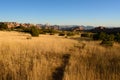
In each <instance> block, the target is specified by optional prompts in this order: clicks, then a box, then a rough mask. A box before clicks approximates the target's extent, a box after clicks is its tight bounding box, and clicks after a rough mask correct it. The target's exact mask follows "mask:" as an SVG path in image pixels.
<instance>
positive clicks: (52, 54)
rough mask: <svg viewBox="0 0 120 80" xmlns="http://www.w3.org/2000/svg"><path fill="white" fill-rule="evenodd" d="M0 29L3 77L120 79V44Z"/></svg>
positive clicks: (17, 79)
mask: <svg viewBox="0 0 120 80" xmlns="http://www.w3.org/2000/svg"><path fill="white" fill-rule="evenodd" d="M28 36H30V35H29V34H25V33H18V32H0V80H62V79H63V80H120V53H119V52H120V45H119V44H115V45H114V46H113V47H107V48H106V47H102V46H100V45H99V42H94V41H80V42H78V41H76V40H70V39H66V38H63V37H59V36H56V35H51V36H50V35H40V36H39V37H33V38H32V39H27V37H28Z"/></svg>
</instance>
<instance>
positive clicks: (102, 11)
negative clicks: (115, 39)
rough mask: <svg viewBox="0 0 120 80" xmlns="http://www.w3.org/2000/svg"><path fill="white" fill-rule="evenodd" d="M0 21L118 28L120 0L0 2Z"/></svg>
mask: <svg viewBox="0 0 120 80" xmlns="http://www.w3.org/2000/svg"><path fill="white" fill-rule="evenodd" d="M0 21H9V22H11V21H12V22H20V23H21V22H22V23H41V24H45V23H50V24H58V25H59V24H60V25H61V24H62V25H75V24H76V25H92V26H99V25H102V26H120V23H119V21H120V0H0Z"/></svg>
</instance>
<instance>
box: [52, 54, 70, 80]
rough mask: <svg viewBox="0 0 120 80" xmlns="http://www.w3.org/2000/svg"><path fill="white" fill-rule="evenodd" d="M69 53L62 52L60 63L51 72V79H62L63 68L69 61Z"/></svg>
mask: <svg viewBox="0 0 120 80" xmlns="http://www.w3.org/2000/svg"><path fill="white" fill-rule="evenodd" d="M69 59H70V54H64V55H63V56H62V64H61V66H59V67H57V68H56V69H55V71H54V72H53V73H52V80H63V77H64V72H65V68H66V66H67V65H68V63H69Z"/></svg>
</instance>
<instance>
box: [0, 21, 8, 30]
mask: <svg viewBox="0 0 120 80" xmlns="http://www.w3.org/2000/svg"><path fill="white" fill-rule="evenodd" d="M6 29H8V26H7V24H5V23H0V30H6Z"/></svg>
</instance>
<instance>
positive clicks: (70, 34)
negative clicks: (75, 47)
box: [66, 32, 75, 36]
mask: <svg viewBox="0 0 120 80" xmlns="http://www.w3.org/2000/svg"><path fill="white" fill-rule="evenodd" d="M66 35H67V36H74V35H75V34H74V33H73V32H68V33H67V34H66Z"/></svg>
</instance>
